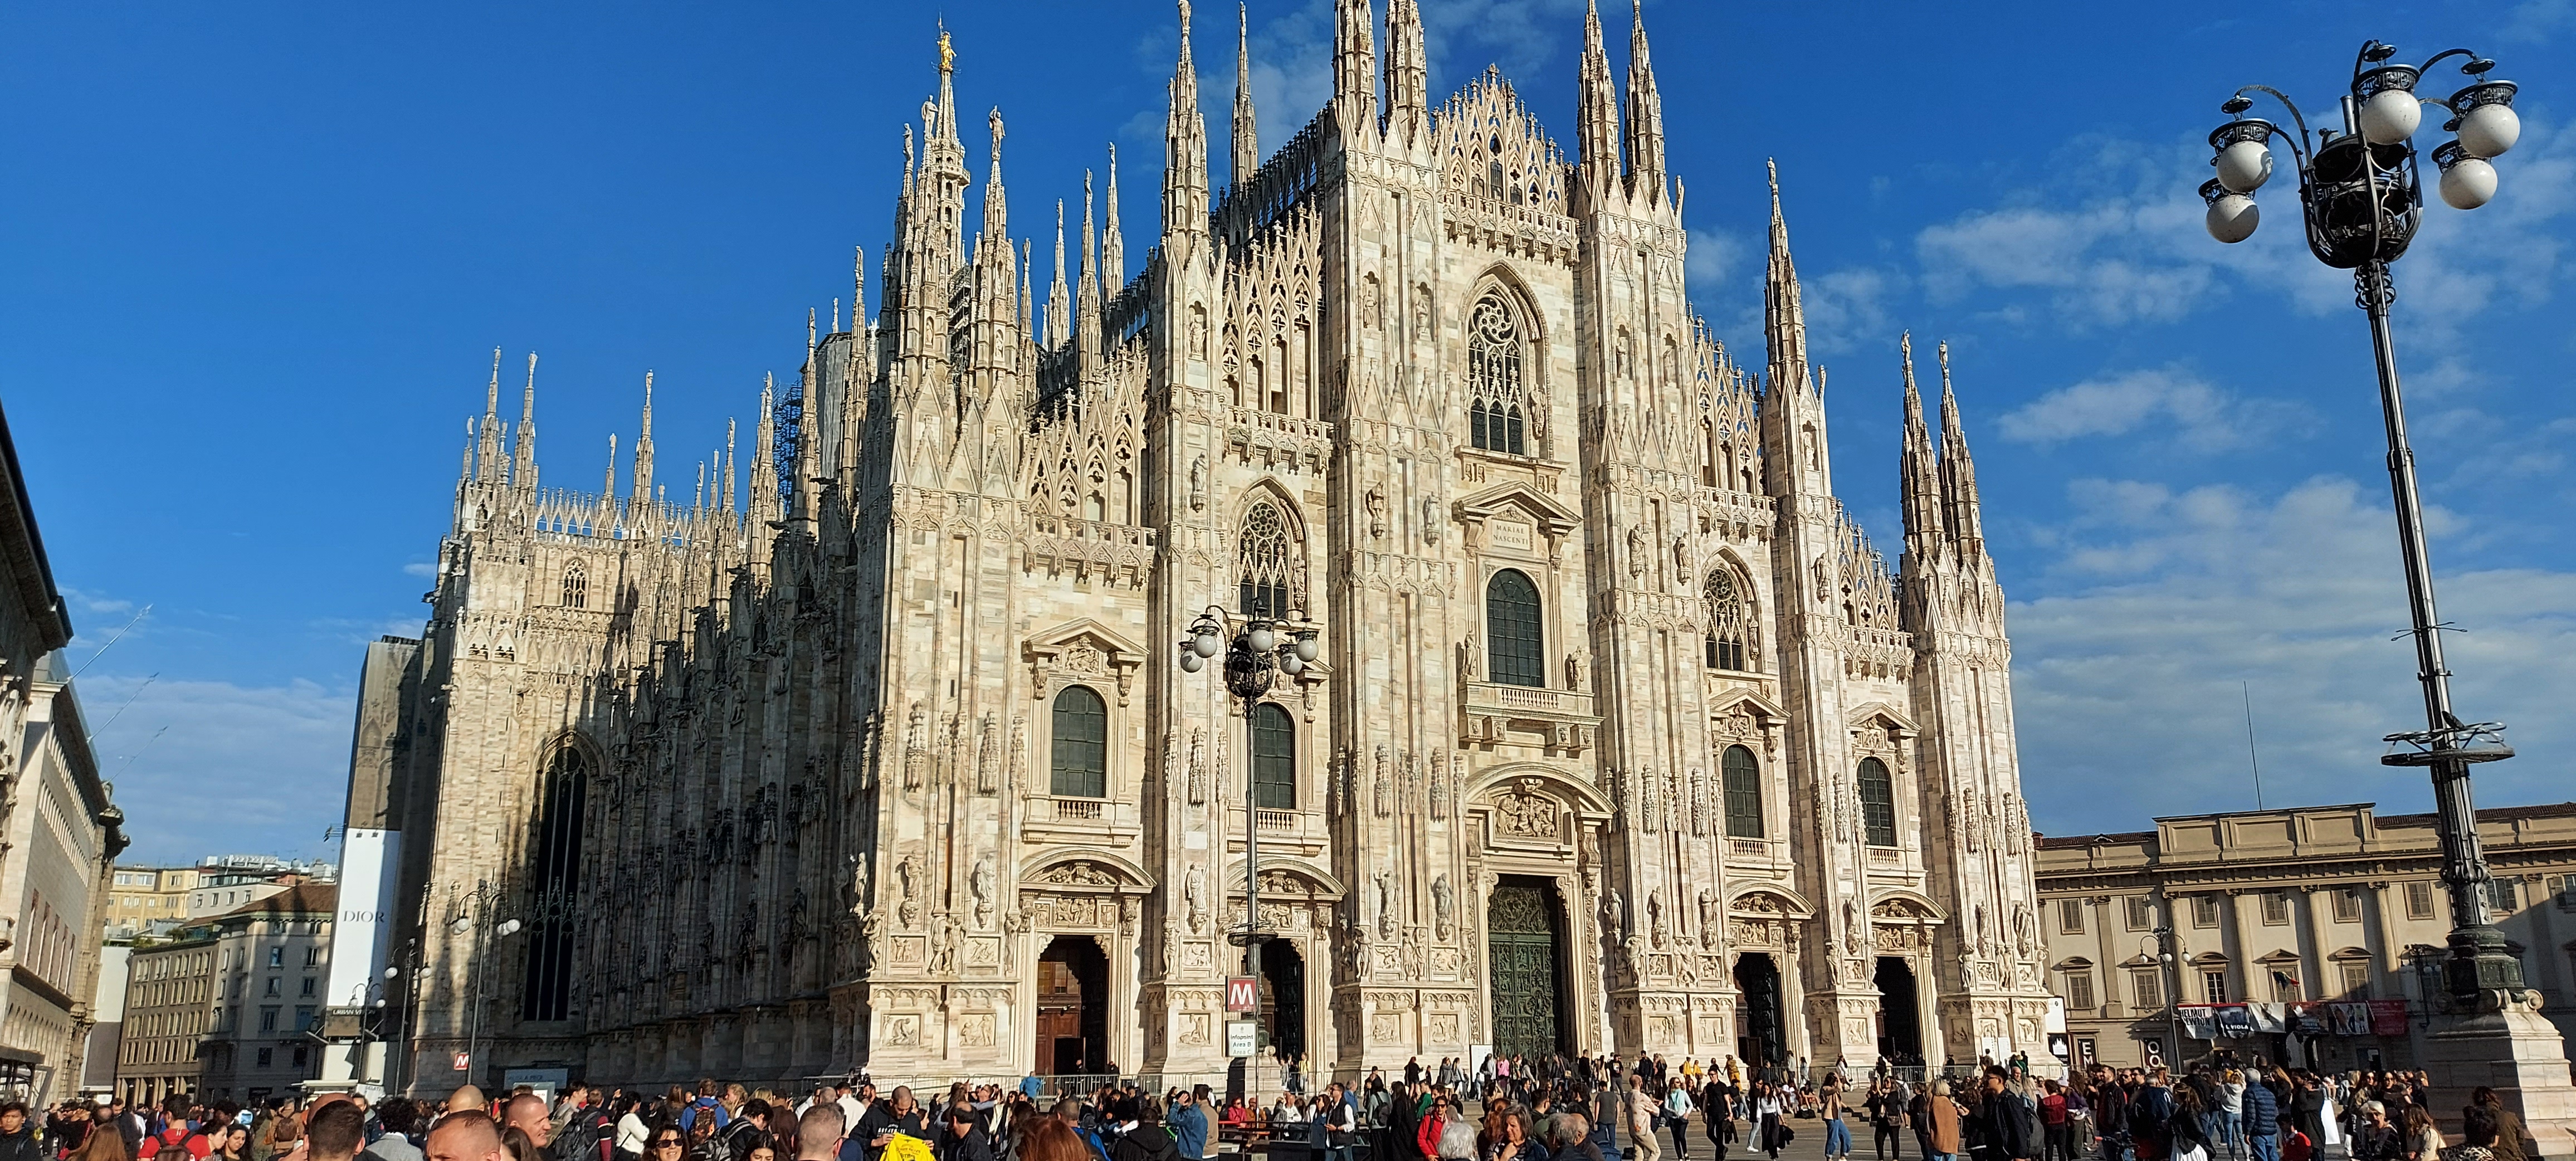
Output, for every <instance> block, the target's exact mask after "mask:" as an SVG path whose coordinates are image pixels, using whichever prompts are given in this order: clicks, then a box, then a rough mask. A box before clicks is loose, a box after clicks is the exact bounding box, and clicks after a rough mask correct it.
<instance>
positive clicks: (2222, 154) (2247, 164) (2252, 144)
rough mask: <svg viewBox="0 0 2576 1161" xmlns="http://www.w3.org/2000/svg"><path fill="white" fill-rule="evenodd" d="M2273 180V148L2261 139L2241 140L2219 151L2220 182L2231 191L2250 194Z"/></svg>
mask: <svg viewBox="0 0 2576 1161" xmlns="http://www.w3.org/2000/svg"><path fill="white" fill-rule="evenodd" d="M2270 180H2272V150H2271V147H2269V146H2267V145H2265V144H2263V143H2262V142H2260V141H2239V142H2236V143H2235V144H2233V145H2230V146H2228V147H2227V148H2225V149H2221V150H2219V151H2218V184H2220V185H2223V186H2226V187H2227V188H2228V190H2229V191H2230V192H2233V193H2241V194H2250V193H2252V192H2254V191H2255V190H2258V189H2261V188H2263V183H2264V182H2267V181H2270Z"/></svg>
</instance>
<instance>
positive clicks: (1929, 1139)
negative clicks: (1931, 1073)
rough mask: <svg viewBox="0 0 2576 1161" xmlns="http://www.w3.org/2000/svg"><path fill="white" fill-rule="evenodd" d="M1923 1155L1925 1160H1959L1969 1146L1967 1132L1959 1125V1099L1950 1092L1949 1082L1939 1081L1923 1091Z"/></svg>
mask: <svg viewBox="0 0 2576 1161" xmlns="http://www.w3.org/2000/svg"><path fill="white" fill-rule="evenodd" d="M1921 1117H1922V1125H1923V1133H1922V1135H1923V1141H1922V1145H1923V1158H1924V1161H1959V1156H1960V1151H1961V1150H1962V1149H1964V1148H1965V1147H1966V1134H1965V1133H1964V1132H1963V1131H1962V1130H1961V1126H1960V1124H1959V1102H1958V1100H1957V1098H1955V1097H1953V1096H1952V1095H1951V1093H1950V1082H1949V1081H1946V1080H1936V1081H1933V1082H1932V1083H1931V1084H1929V1085H1927V1086H1925V1088H1924V1091H1923V1111H1922V1113H1921Z"/></svg>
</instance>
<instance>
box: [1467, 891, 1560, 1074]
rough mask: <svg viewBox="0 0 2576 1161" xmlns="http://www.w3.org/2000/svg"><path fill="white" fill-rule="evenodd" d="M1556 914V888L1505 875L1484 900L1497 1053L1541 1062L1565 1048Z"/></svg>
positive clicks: (1558, 930)
mask: <svg viewBox="0 0 2576 1161" xmlns="http://www.w3.org/2000/svg"><path fill="white" fill-rule="evenodd" d="M1557 914H1558V910H1557V905H1556V886H1555V885H1554V884H1552V883H1550V882H1548V881H1547V880H1545V879H1535V878H1523V877H1521V876H1517V875H1506V876H1504V877H1503V878H1502V880H1501V881H1500V882H1499V883H1497V884H1495V886H1494V893H1493V896H1492V897H1491V898H1489V899H1487V900H1486V901H1485V948H1486V956H1487V963H1488V964H1489V965H1490V967H1491V971H1490V973H1489V975H1488V976H1487V982H1488V984H1489V985H1490V986H1491V987H1492V988H1493V993H1492V995H1493V1013H1494V1021H1493V1026H1494V1053H1495V1055H1498V1056H1520V1055H1527V1056H1529V1057H1531V1058H1533V1059H1541V1060H1543V1059H1546V1058H1547V1056H1548V1054H1550V1053H1553V1052H1559V1051H1563V1050H1565V1049H1566V1048H1567V1043H1566V1039H1565V1027H1566V1025H1565V1021H1564V1020H1563V1019H1562V1018H1561V1016H1560V1013H1562V1012H1563V1011H1564V1010H1565V1003H1564V999H1565V976H1564V973H1563V971H1562V970H1560V965H1561V962H1562V961H1561V959H1560V957H1559V956H1558V954H1557V948H1558V947H1559V946H1560V945H1561V943H1562V942H1563V941H1562V939H1561V938H1560V937H1561V935H1562V934H1563V933H1562V930H1561V928H1560V926H1559V924H1558V922H1557Z"/></svg>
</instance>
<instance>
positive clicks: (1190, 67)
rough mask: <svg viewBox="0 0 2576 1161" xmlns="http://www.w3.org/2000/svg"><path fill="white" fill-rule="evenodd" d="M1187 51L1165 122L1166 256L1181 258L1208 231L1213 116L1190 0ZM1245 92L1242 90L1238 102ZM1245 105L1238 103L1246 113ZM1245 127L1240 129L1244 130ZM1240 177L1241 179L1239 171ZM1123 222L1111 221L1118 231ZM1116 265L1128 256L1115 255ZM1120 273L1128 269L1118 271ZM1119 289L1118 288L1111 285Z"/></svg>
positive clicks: (1113, 159)
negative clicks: (1208, 111)
mask: <svg viewBox="0 0 2576 1161" xmlns="http://www.w3.org/2000/svg"><path fill="white" fill-rule="evenodd" d="M1180 6H1181V52H1180V58H1179V61H1178V62H1177V63H1176V64H1174V65H1173V66H1172V84H1171V99H1172V107H1171V113H1170V115H1169V116H1168V117H1166V118H1165V119H1164V121H1163V256H1164V258H1165V259H1166V260H1168V261H1173V262H1178V261H1181V260H1183V259H1185V258H1187V257H1188V256H1189V254H1188V250H1189V247H1188V246H1187V245H1186V244H1185V243H1184V242H1183V241H1182V239H1184V238H1190V237H1194V236H1196V235H1198V234H1200V233H1203V232H1205V231H1206V230H1207V221H1208V163H1207V118H1205V117H1203V116H1201V115H1200V114H1199V72H1198V66H1196V65H1194V64H1192V63H1190V0H1180ZM1241 100H1242V97H1241V96H1240V95H1239V94H1238V96H1237V101H1238V102H1240V101H1241ZM1241 108H1242V106H1241V105H1240V104H1239V103H1238V105H1237V110H1238V115H1240V109H1241ZM1240 132H1241V130H1240V129H1238V130H1237V133H1238V134H1239V133H1240ZM1237 180H1240V177H1239V176H1238V178H1237ZM1109 189H1110V194H1109V206H1110V209H1109V214H1110V219H1109V220H1110V221H1111V222H1112V223H1115V222H1116V221H1117V220H1118V218H1117V215H1118V208H1117V207H1118V193H1117V190H1118V154H1117V150H1116V147H1115V146H1113V147H1111V151H1110V155H1109ZM1116 228H1117V227H1116V226H1115V225H1112V226H1111V229H1112V230H1115V229H1116ZM1110 261H1111V263H1112V264H1113V265H1117V264H1120V263H1121V262H1122V259H1121V258H1119V257H1117V256H1115V255H1113V256H1112V258H1111V259H1110ZM1116 273H1117V275H1118V277H1119V278H1121V279H1124V278H1125V277H1126V273H1127V272H1126V271H1125V270H1124V269H1120V270H1118V271H1117V272H1116ZM1111 293H1113V294H1114V293H1116V288H1115V287H1112V288H1111Z"/></svg>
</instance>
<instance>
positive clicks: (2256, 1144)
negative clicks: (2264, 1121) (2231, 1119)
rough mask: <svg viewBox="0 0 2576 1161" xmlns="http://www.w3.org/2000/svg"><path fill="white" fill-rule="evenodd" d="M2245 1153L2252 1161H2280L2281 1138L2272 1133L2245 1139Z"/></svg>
mask: <svg viewBox="0 0 2576 1161" xmlns="http://www.w3.org/2000/svg"><path fill="white" fill-rule="evenodd" d="M2245 1152H2246V1153H2247V1154H2249V1155H2250V1156H2252V1157H2253V1158H2254V1161H2281V1138H2280V1137H2279V1136H2277V1135H2275V1134H2272V1133H2265V1134H2263V1135H2262V1136H2259V1137H2247V1138H2245Z"/></svg>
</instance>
